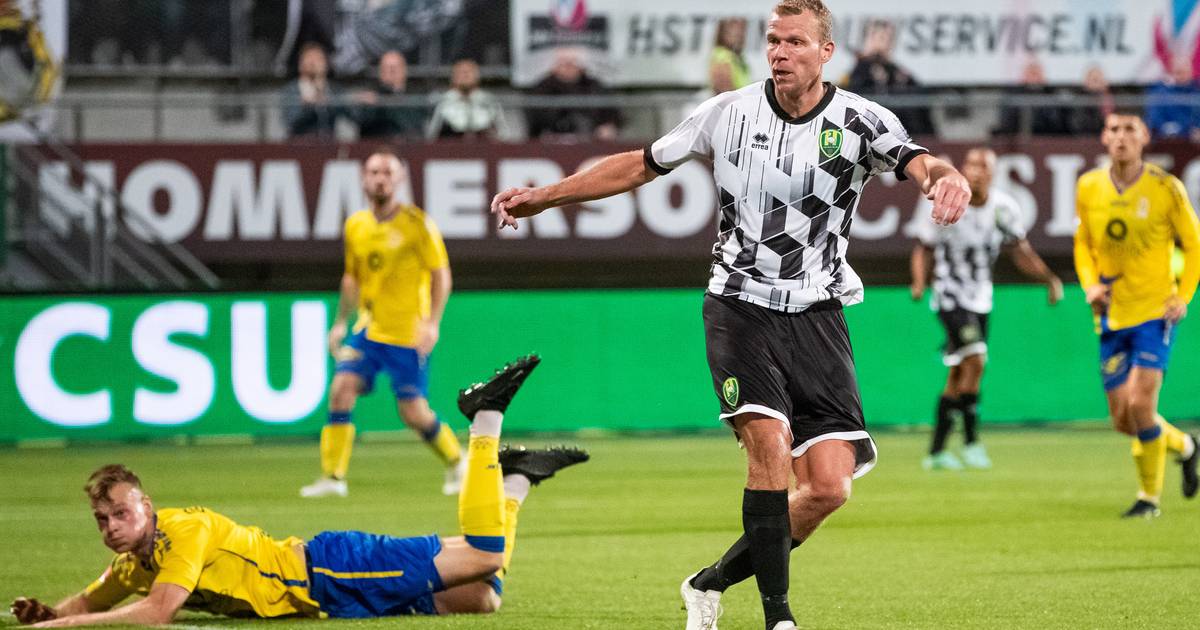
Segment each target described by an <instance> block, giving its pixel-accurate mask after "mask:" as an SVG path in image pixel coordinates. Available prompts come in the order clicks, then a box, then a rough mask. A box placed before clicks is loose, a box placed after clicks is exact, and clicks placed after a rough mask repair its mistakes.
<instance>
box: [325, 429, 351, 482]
mask: <svg viewBox="0 0 1200 630" xmlns="http://www.w3.org/2000/svg"><path fill="white" fill-rule="evenodd" d="M352 450H354V425H353V424H350V423H349V422H344V423H338V424H327V425H325V428H323V429H321V472H322V473H323V474H324V475H325V476H326V477H334V478H336V479H345V477H346V472H347V471H348V470H349V469H350V451H352Z"/></svg>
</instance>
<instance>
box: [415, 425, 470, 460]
mask: <svg viewBox="0 0 1200 630" xmlns="http://www.w3.org/2000/svg"><path fill="white" fill-rule="evenodd" d="M421 439H423V440H425V443H426V444H428V445H429V448H430V449H432V450H433V452H434V454H436V455H437V456H438V459H441V460H442V463H444V464H446V465H447V466H454V465H456V464H458V460H459V459H461V458H462V447H461V445H459V443H458V437H457V436H455V435H454V429H451V428H450V425H448V424H446V423H445V422H442V420H441V418H438V417H437V416H434V419H433V424H432V425H430V427H429V428H428V429H426V430H424V431H422V432H421Z"/></svg>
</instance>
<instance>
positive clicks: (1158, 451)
mask: <svg viewBox="0 0 1200 630" xmlns="http://www.w3.org/2000/svg"><path fill="white" fill-rule="evenodd" d="M1156 429H1157V427H1155V428H1152V429H1148V430H1147V431H1154V432H1156V433H1158V434H1157V435H1155V436H1154V437H1153V438H1152V439H1149V440H1145V439H1143V440H1142V441H1141V442H1142V443H1141V451H1142V452H1141V454H1140V455H1135V456H1134V458H1133V461H1134V463H1135V464H1137V470H1138V486H1139V489H1140V492H1138V498H1139V499H1145V500H1146V501H1150V502H1151V503H1155V504H1157V503H1158V499H1159V497H1161V496H1162V488H1163V477H1165V476H1166V466H1167V440H1166V438H1165V436H1163V435H1162V434H1161V432H1157V431H1156ZM1143 433H1145V431H1144V432H1143Z"/></svg>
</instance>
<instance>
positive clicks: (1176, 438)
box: [1157, 416, 1188, 455]
mask: <svg viewBox="0 0 1200 630" xmlns="http://www.w3.org/2000/svg"><path fill="white" fill-rule="evenodd" d="M1157 420H1158V426H1160V427H1162V436H1163V439H1165V440H1166V441H1167V450H1168V451H1171V452H1172V453H1174V454H1176V455H1180V454H1182V453H1183V452H1184V451H1186V450H1187V445H1188V434H1186V433H1184V432H1183V431H1180V430H1179V429H1177V428H1175V425H1173V424H1171V423H1170V422H1167V419H1166V418H1164V417H1162V416H1157Z"/></svg>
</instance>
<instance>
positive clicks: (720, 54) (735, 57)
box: [708, 18, 750, 94]
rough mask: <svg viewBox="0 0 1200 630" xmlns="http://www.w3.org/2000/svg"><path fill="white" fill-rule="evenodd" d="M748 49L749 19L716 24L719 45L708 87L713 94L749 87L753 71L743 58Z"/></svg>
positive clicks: (710, 61) (710, 63)
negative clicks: (747, 28) (747, 30)
mask: <svg viewBox="0 0 1200 630" xmlns="http://www.w3.org/2000/svg"><path fill="white" fill-rule="evenodd" d="M745 46H746V18H724V19H722V20H721V21H719V22H717V41H716V43H715V44H714V45H713V51H712V55H711V56H709V58H708V85H709V88H710V89H711V90H712V93H713V94H720V93H722V92H731V91H733V90H737V89H741V88H743V87H746V86H747V85H750V67H749V66H748V65H746V58H745V57H743V56H742V49H743V48H744V47H745Z"/></svg>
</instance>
